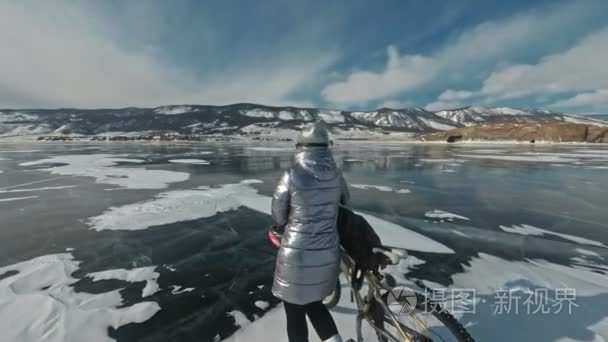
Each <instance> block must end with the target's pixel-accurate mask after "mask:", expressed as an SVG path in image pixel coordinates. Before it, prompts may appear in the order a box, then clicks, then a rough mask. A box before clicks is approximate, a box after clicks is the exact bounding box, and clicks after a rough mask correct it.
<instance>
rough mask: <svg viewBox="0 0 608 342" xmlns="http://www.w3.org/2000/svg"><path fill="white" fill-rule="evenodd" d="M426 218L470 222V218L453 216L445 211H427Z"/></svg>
mask: <svg viewBox="0 0 608 342" xmlns="http://www.w3.org/2000/svg"><path fill="white" fill-rule="evenodd" d="M424 216H426V217H429V218H437V219H461V220H467V221H468V220H469V218H468V217H464V216H460V215H456V214H452V213H450V212H447V211H443V210H437V209H435V210H431V211H427V212H426V214H424Z"/></svg>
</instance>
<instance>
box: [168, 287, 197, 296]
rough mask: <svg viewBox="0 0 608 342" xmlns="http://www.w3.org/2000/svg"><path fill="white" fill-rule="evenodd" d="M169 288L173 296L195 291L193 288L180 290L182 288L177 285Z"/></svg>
mask: <svg viewBox="0 0 608 342" xmlns="http://www.w3.org/2000/svg"><path fill="white" fill-rule="evenodd" d="M171 288H172V290H171V294H174V295H178V294H182V293H186V292H192V291H194V290H195V288H194V287H186V288H184V289H182V287H181V286H179V285H171Z"/></svg>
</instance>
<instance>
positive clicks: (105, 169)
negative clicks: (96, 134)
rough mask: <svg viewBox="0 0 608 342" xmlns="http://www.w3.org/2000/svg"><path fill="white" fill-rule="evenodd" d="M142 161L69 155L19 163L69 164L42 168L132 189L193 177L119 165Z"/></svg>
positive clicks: (106, 155)
mask: <svg viewBox="0 0 608 342" xmlns="http://www.w3.org/2000/svg"><path fill="white" fill-rule="evenodd" d="M140 162H142V160H140V159H126V158H120V156H117V155H112V154H88V155H67V156H56V157H51V158H46V159H40V160H36V161H31V162H25V163H21V164H19V165H20V166H35V165H44V164H51V163H57V164H67V165H61V166H51V167H48V168H43V169H38V170H40V171H47V172H50V173H52V174H57V175H72V176H81V177H93V178H95V181H96V182H97V183H102V184H113V185H117V186H120V187H124V188H129V189H162V188H166V187H167V186H168V185H169V184H170V183H176V182H182V181H185V180H187V179H188V178H190V174H189V173H186V172H174V171H165V170H148V169H145V168H141V167H120V166H116V165H117V163H134V164H136V163H140Z"/></svg>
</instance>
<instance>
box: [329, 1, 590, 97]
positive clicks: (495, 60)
mask: <svg viewBox="0 0 608 342" xmlns="http://www.w3.org/2000/svg"><path fill="white" fill-rule="evenodd" d="M591 12H592V8H591V7H587V6H585V5H582V4H580V3H569V4H566V5H562V6H558V7H555V8H551V9H548V10H546V11H542V13H541V12H539V11H529V12H526V13H522V14H518V15H514V16H511V17H508V18H504V19H501V20H492V21H486V22H484V23H482V24H479V25H477V26H475V27H473V28H471V29H468V30H465V31H463V32H462V33H460V34H459V35H457V36H456V38H455V39H452V40H449V41H447V42H446V43H445V44H444V45H442V46H440V47H439V48H437V49H436V50H435V52H434V53H431V54H428V55H420V54H407V53H406V54H400V53H399V52H398V51H397V49H396V48H394V47H388V49H387V56H388V57H387V62H386V65H385V66H384V67H383V68H382V70H380V71H371V70H356V71H353V72H352V73H351V74H349V75H348V76H347V77H346V78H345V79H344V80H341V81H337V82H333V83H331V84H329V85H327V86H326V87H325V88H324V89H323V90H322V96H323V97H324V98H325V100H327V101H328V102H330V103H334V104H342V105H351V104H361V103H366V102H369V101H372V100H382V99H385V98H389V97H395V96H397V95H399V94H404V93H407V92H410V91H413V90H420V89H424V88H425V87H428V86H429V85H432V84H436V83H442V82H445V81H446V80H454V79H461V80H465V79H467V78H468V79H470V78H471V77H472V76H473V75H476V74H477V73H478V72H480V71H481V70H483V69H484V68H489V69H490V70H492V69H493V68H495V67H496V66H497V65H501V64H502V63H504V61H505V60H508V59H509V58H510V57H513V56H517V55H518V54H525V53H526V51H527V49H529V48H533V47H535V46H537V45H539V44H540V45H542V43H543V40H546V39H551V37H554V36H555V35H559V34H560V33H563V32H567V30H569V25H575V24H576V23H577V22H582V21H584V20H585V18H586V17H587V16H588V15H590V13H591ZM564 23H568V24H569V25H564ZM440 101H441V102H444V103H455V102H457V101H455V99H451V100H445V99H444V100H440Z"/></svg>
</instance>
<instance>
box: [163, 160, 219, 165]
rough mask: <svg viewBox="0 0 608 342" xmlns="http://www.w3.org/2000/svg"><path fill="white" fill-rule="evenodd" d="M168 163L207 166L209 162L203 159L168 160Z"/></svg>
mask: <svg viewBox="0 0 608 342" xmlns="http://www.w3.org/2000/svg"><path fill="white" fill-rule="evenodd" d="M169 162H170V163H174V164H196V165H209V164H211V163H210V162H208V161H206V160H204V159H169Z"/></svg>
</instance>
